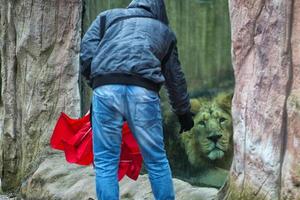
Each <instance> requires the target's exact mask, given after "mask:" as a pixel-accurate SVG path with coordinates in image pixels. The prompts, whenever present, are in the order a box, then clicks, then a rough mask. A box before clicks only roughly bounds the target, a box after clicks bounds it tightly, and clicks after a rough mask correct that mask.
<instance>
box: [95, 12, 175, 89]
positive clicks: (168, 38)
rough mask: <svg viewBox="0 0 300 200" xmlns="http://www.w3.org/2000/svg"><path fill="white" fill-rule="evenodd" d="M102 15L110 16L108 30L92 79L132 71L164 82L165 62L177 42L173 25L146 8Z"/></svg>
mask: <svg viewBox="0 0 300 200" xmlns="http://www.w3.org/2000/svg"><path fill="white" fill-rule="evenodd" d="M101 16H105V17H106V19H107V20H106V24H105V27H106V31H105V34H104V37H103V38H102V40H101V42H100V45H99V46H98V47H97V50H96V54H95V55H96V56H95V57H94V59H93V62H92V64H91V78H94V77H96V76H97V75H99V74H108V73H128V74H132V75H140V76H142V77H144V78H147V79H149V80H152V81H153V82H155V83H158V84H162V83H163V82H164V81H165V80H164V76H163V74H162V72H161V61H162V60H163V58H164V57H165V56H166V54H167V52H168V50H169V47H170V44H171V43H172V42H175V36H174V34H173V33H172V31H171V30H170V29H169V27H168V26H167V25H166V24H164V23H162V22H161V21H159V20H157V19H154V18H153V15H151V13H149V12H148V11H147V10H145V9H142V8H132V9H113V10H109V11H106V12H105V13H102V14H101V15H100V18H101ZM132 16H136V17H132ZM126 17H128V19H124V20H120V21H118V19H122V18H126ZM99 21H101V20H99ZM115 21H117V22H115ZM107 27H108V28H107ZM108 55H109V56H108Z"/></svg>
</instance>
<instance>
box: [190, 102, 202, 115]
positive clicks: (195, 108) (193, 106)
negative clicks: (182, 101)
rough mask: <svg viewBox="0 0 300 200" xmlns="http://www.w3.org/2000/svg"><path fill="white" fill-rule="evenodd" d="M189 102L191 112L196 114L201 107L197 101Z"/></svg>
mask: <svg viewBox="0 0 300 200" xmlns="http://www.w3.org/2000/svg"><path fill="white" fill-rule="evenodd" d="M190 102H191V112H192V113H194V114H197V113H198V112H199V109H200V107H201V104H200V102H199V101H198V100H197V99H191V100H190Z"/></svg>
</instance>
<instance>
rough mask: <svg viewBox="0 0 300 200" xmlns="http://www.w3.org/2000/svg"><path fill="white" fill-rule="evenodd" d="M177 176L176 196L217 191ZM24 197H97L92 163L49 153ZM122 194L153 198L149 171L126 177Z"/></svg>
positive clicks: (201, 196) (197, 198)
mask: <svg viewBox="0 0 300 200" xmlns="http://www.w3.org/2000/svg"><path fill="white" fill-rule="evenodd" d="M173 180H174V186H175V190H176V199H178V200H210V199H213V197H215V195H216V194H217V191H218V190H217V189H214V188H199V187H193V186H191V185H190V184H188V183H186V182H183V181H181V180H178V179H173ZM21 194H22V198H24V199H41V200H42V199H57V200H59V199H61V200H66V199H70V200H71V199H72V200H87V199H89V198H90V199H96V197H95V196H96V195H95V176H94V171H93V167H91V166H89V167H80V166H77V165H73V164H68V163H67V162H66V161H65V159H64V157H63V155H62V154H60V155H53V156H51V157H48V158H47V159H46V160H45V161H44V162H43V163H42V164H41V165H40V166H39V168H38V170H37V171H36V172H35V173H34V174H33V176H32V177H30V179H28V180H27V181H26V182H24V183H23V185H22V188H21ZM120 196H121V199H123V200H143V199H145V200H146V199H153V195H152V193H151V187H150V184H149V181H148V177H147V175H142V176H140V177H139V179H138V180H137V181H132V180H131V179H129V178H124V179H123V180H122V181H121V182H120Z"/></svg>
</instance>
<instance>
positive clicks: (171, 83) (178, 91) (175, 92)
mask: <svg viewBox="0 0 300 200" xmlns="http://www.w3.org/2000/svg"><path fill="white" fill-rule="evenodd" d="M173 46H174V47H173V49H171V54H170V56H169V58H168V60H167V61H166V63H165V64H164V66H162V67H163V75H164V77H165V87H166V89H167V93H168V97H169V102H170V104H171V106H172V109H173V112H175V113H176V114H177V115H184V114H186V113H188V112H189V111H190V108H191V105H190V98H189V95H188V92H187V84H186V80H185V77H184V73H183V71H182V69H181V64H180V61H179V58H178V50H177V46H176V42H175V45H173Z"/></svg>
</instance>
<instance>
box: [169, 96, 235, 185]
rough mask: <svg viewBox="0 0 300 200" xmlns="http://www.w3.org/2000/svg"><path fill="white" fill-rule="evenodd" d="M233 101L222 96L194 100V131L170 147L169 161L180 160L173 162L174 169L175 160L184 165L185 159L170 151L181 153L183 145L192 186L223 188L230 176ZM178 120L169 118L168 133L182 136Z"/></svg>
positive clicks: (192, 104)
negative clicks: (180, 161)
mask: <svg viewBox="0 0 300 200" xmlns="http://www.w3.org/2000/svg"><path fill="white" fill-rule="evenodd" d="M231 99H232V93H220V94H218V95H217V96H215V97H214V98H203V97H202V98H197V99H195V98H194V99H191V111H192V112H193V113H194V114H195V116H194V127H193V128H192V129H191V130H190V131H187V132H184V133H182V134H181V135H177V136H178V138H177V140H175V141H178V142H174V141H173V142H168V143H167V145H169V146H168V147H167V150H169V152H168V155H169V157H170V156H171V157H172V156H173V157H174V156H176V155H177V158H175V159H174V158H173V159H172V158H171V159H170V160H171V161H170V162H171V166H172V164H174V160H175V161H176V160H177V161H178V159H179V158H180V159H183V161H184V158H183V153H182V152H176V153H174V152H170V150H171V151H180V148H179V145H180V146H181V147H182V149H181V150H183V151H184V154H185V156H186V159H187V161H188V164H189V166H188V167H187V168H185V169H183V170H188V171H190V173H189V176H190V178H189V179H190V180H189V181H190V182H191V183H194V184H196V185H200V186H212V187H216V188H219V187H221V186H222V184H223V183H224V181H225V179H226V177H227V175H228V170H229V168H230V165H231V162H232V157H233V142H232V135H233V128H232V117H231ZM175 120H176V118H175V117H170V116H167V120H166V121H165V123H166V124H165V127H168V128H166V131H167V132H169V131H172V132H173V134H175V133H178V131H179V124H177V125H176V126H174V124H175ZM170 127H171V128H170ZM174 132H175V133H174ZM169 134H170V133H169ZM175 135H176V134H175ZM173 139H174V138H173ZM178 143H179V144H178ZM170 145H171V146H172V145H174V147H173V148H172V147H171V146H170ZM172 162H173V163H172ZM175 165H176V164H175ZM182 165H183V164H182Z"/></svg>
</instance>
